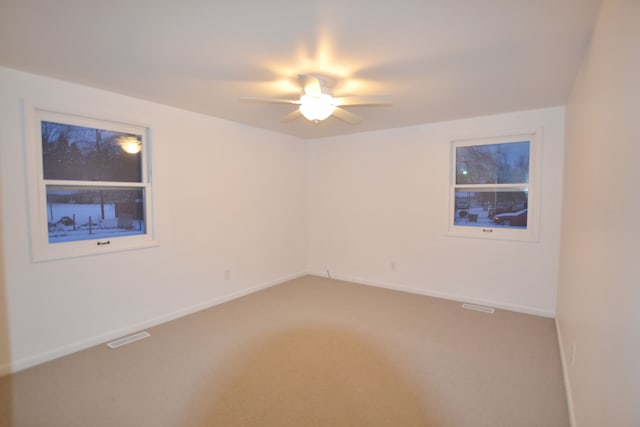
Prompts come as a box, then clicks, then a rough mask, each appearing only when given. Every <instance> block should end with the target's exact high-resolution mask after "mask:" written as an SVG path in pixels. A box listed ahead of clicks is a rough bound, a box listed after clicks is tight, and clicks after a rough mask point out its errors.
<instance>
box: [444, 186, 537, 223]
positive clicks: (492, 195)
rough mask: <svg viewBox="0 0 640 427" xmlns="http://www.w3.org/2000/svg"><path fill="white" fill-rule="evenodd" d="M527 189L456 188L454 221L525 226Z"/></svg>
mask: <svg viewBox="0 0 640 427" xmlns="http://www.w3.org/2000/svg"><path fill="white" fill-rule="evenodd" d="M527 196H528V192H527V191H460V190H456V193H455V197H456V206H455V211H454V219H453V222H454V224H455V225H462V226H470V227H485V228H486V227H507V228H526V227H527V200H528V199H527Z"/></svg>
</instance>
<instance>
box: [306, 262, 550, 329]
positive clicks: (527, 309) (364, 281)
mask: <svg viewBox="0 0 640 427" xmlns="http://www.w3.org/2000/svg"><path fill="white" fill-rule="evenodd" d="M309 274H310V275H313V276H320V277H328V274H327V272H318V271H313V272H309ZM331 278H332V279H337V280H344V281H346V282H353V283H357V284H360V285H368V286H375V287H378V288H385V289H391V290H394V291H402V292H408V293H411V294H417V295H424V296H428V297H434V298H442V299H446V300H451V301H457V302H461V303H464V302H467V303H472V304H479V305H486V306H489V307H494V308H499V309H502V310H509V311H515V312H518V313H524V314H532V315H534V316H541V317H549V318H552V319H553V318H555V313H554V312H553V311H548V310H542V309H539V308H535V307H527V306H522V305H516V304H508V303H503V302H498V301H491V300H484V299H479V298H468V297H465V296H463V295H455V294H449V293H445V292H438V291H433V290H429V289H418V288H411V287H407V286H400V285H396V284H394V283H387V282H381V281H377V280H369V279H363V278H360V277H354V276H348V275H342V274H335V273H331Z"/></svg>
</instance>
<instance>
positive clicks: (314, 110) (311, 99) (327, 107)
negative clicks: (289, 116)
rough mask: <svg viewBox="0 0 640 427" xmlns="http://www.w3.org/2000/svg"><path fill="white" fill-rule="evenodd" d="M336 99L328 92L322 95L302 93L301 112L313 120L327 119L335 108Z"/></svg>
mask: <svg viewBox="0 0 640 427" xmlns="http://www.w3.org/2000/svg"><path fill="white" fill-rule="evenodd" d="M335 102H336V101H335V100H334V99H333V97H332V96H331V95H327V94H326V93H323V94H321V95H320V96H311V95H302V96H301V97H300V113H302V115H303V116H304V117H305V118H306V119H307V120H310V121H312V122H319V121H321V120H325V119H326V118H328V117H329V116H330V115H331V114H333V110H335V108H336V105H335Z"/></svg>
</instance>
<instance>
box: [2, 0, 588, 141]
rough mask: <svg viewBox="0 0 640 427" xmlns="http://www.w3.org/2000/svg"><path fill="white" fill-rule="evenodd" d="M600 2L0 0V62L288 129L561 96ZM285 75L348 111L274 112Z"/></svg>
mask: <svg viewBox="0 0 640 427" xmlns="http://www.w3.org/2000/svg"><path fill="white" fill-rule="evenodd" d="M599 3H600V0H395V1H391V0H342V1H336V0H325V1H313V2H311V1H306V0H297V1H295V0H270V1H260V0H234V1H225V2H222V1H215V0H206V1H205V0H182V1H180V2H178V1H170V0H109V1H105V0H56V1H50V0H0V65H4V66H7V67H10V68H15V69H19V70H24V71H28V72H33V73H37V74H43V75H47V76H52V77H56V78H59V79H63V80H68V81H71V82H77V83H80V84H83V85H88V86H92V87H96V88H101V89H106V90H110V91H113V92H118V93H123V94H126V95H130V96H133V97H137V98H142V99H147V100H151V101H155V102H159V103H162V104H167V105H172V106H176V107H180V108H184V109H187V110H191V111H197V112H201V113H204V114H208V115H212V116H216V117H222V118H225V119H229V120H233V121H236V122H241V123H246V124H248V125H251V126H257V127H261V128H266V129H271V130H274V131H277V132H282V133H286V134H290V135H296V136H299V137H302V138H316V137H324V136H332V135H339V134H347V133H353V132H362V131H368V130H377V129H385V128H395V127H400V126H407V125H415V124H422V123H430V122H438V121H444V120H451V119H458V118H465V117H472V116H479V115H486V114H493V113H502V112H508V111H519V110H527V109H534V108H541V107H548V106H556V105H563V104H564V103H565V101H566V98H567V95H568V93H569V91H570V88H571V84H572V82H573V80H574V78H575V75H576V72H577V69H578V64H579V62H580V60H581V58H582V55H583V52H584V51H585V48H586V45H587V43H588V40H589V37H590V34H591V31H592V27H593V23H594V21H595V17H596V14H597V10H598V7H599ZM299 73H322V74H326V75H329V76H332V77H334V78H335V81H336V83H335V86H334V95H353V94H357V95H370V94H377V93H384V94H391V95H392V97H393V105H392V106H354V107H346V108H347V109H349V111H351V112H353V113H356V114H358V115H360V116H361V117H362V118H363V121H362V123H360V124H357V125H350V124H347V123H344V122H341V121H340V120H338V119H336V118H333V117H331V118H329V119H328V120H326V121H324V122H322V123H320V124H319V125H314V124H313V123H311V122H308V121H306V120H304V119H303V118H301V117H299V118H298V119H296V120H294V121H290V122H281V121H280V119H281V118H282V117H284V116H285V115H287V114H288V113H289V112H291V111H292V110H293V109H294V108H295V106H293V105H276V104H250V103H245V102H239V100H238V98H239V97H241V96H260V97H263V96H264V97H289V98H297V97H298V96H299V94H300V88H299V86H298V84H297V83H298V82H297V75H298V74H299Z"/></svg>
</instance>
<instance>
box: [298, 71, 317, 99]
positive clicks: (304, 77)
mask: <svg viewBox="0 0 640 427" xmlns="http://www.w3.org/2000/svg"><path fill="white" fill-rule="evenodd" d="M298 78H299V79H300V83H302V88H303V89H304V93H305V94H306V95H309V96H313V97H316V98H317V97H319V96H320V95H322V84H321V83H320V79H319V78H318V77H317V76H313V75H311V74H300V75H298Z"/></svg>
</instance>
